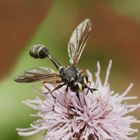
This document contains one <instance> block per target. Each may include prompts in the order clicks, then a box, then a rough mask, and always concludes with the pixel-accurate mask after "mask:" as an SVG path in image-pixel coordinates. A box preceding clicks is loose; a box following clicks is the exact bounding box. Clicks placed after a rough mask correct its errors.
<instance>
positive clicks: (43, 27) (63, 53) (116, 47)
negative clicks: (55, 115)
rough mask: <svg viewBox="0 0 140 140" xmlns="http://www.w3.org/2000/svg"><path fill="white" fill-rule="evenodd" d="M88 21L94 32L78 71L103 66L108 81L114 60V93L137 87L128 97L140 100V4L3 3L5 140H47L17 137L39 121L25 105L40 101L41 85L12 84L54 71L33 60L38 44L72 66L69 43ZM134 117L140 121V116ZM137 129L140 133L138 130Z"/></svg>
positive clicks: (80, 0)
mask: <svg viewBox="0 0 140 140" xmlns="http://www.w3.org/2000/svg"><path fill="white" fill-rule="evenodd" d="M85 18H91V20H92V22H93V27H92V33H91V34H90V38H89V40H88V43H87V45H86V48H85V51H84V53H83V55H82V57H81V59H80V62H79V64H78V67H80V68H83V69H89V70H90V71H92V72H93V73H95V71H96V62H97V61H98V60H99V61H100V62H101V65H102V79H103V78H104V75H105V69H106V67H107V64H108V61H109V60H110V59H112V60H113V68H112V71H111V75H110V83H111V87H112V89H114V90H115V91H116V92H118V93H122V92H123V91H124V90H125V88H126V87H127V86H128V85H129V83H130V82H134V84H135V86H134V88H133V90H132V91H131V93H130V94H129V95H134V96H135V95H137V96H139V97H140V92H139V91H140V86H139V85H140V80H139V79H140V1H139V0H133V1H132V0H86V1H85V0H54V1H50V0H14V1H11V0H1V1H0V44H1V45H0V78H1V83H0V85H1V86H0V140H41V139H43V138H42V134H38V135H35V136H31V137H25V138H23V137H19V136H18V135H17V133H16V131H15V128H22V127H28V126H29V124H30V123H31V122H32V121H33V119H35V118H31V117H30V116H29V114H31V113H33V111H32V110H31V109H29V108H28V107H26V106H25V105H24V104H22V100H26V99H28V98H31V99H32V98H34V97H36V95H37V94H36V93H35V92H34V90H33V87H34V86H35V87H37V88H40V86H41V85H39V84H18V83H15V82H14V81H13V79H14V77H15V76H16V75H17V74H19V73H20V72H22V71H23V70H26V69H29V68H34V67H37V66H49V67H52V68H54V67H53V65H52V64H51V63H50V62H49V61H48V60H34V59H33V58H31V57H30V56H29V55H28V51H29V48H30V47H31V46H32V45H33V44H36V43H43V44H46V45H47V46H48V48H49V50H50V52H51V54H52V55H53V56H54V57H55V58H56V59H57V60H59V61H60V63H61V64H63V65H68V64H69V62H68V56H67V43H68V40H69V38H70V35H71V33H72V31H73V29H74V28H75V27H76V26H77V25H78V24H79V23H80V22H81V21H82V20H84V19H85ZM137 102H140V99H138V100H137ZM132 103H136V101H135V102H132ZM134 115H135V116H137V118H139V119H140V110H137V111H136V112H135V113H134ZM134 127H137V128H139V130H140V126H139V125H134ZM138 135H140V132H139V133H138Z"/></svg>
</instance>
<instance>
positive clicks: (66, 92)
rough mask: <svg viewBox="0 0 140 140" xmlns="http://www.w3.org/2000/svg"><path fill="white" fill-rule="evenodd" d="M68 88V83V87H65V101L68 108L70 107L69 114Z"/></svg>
mask: <svg viewBox="0 0 140 140" xmlns="http://www.w3.org/2000/svg"><path fill="white" fill-rule="evenodd" d="M68 88H69V86H68V85H67V87H66V89H65V93H64V97H65V99H64V101H65V105H66V108H67V109H68V114H69V106H68V102H67V95H68Z"/></svg>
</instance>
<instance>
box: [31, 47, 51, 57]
mask: <svg viewBox="0 0 140 140" xmlns="http://www.w3.org/2000/svg"><path fill="white" fill-rule="evenodd" d="M29 54H30V56H31V57H33V58H40V59H44V58H46V57H48V55H49V51H48V49H47V48H46V47H45V45H43V44H36V45H34V46H33V47H32V48H31V49H30V52H29Z"/></svg>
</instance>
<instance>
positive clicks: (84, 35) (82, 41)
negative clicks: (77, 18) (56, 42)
mask: <svg viewBox="0 0 140 140" xmlns="http://www.w3.org/2000/svg"><path fill="white" fill-rule="evenodd" d="M90 31H91V21H90V19H85V20H84V21H83V22H81V23H80V24H79V25H78V26H77V27H76V29H75V30H74V31H73V33H72V35H71V38H70V40H69V43H68V55H69V61H70V63H71V64H77V63H78V61H79V59H80V57H81V55H82V52H83V50H84V48H85V45H86V42H87V39H88V37H89V32H90Z"/></svg>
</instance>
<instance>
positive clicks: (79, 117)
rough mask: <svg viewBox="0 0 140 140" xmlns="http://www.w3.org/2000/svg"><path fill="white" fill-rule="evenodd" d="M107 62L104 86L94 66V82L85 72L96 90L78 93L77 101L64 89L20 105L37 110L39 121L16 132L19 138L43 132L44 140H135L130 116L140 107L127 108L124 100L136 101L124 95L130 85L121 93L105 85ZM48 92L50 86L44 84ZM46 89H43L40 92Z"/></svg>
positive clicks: (51, 87) (134, 97)
mask: <svg viewBox="0 0 140 140" xmlns="http://www.w3.org/2000/svg"><path fill="white" fill-rule="evenodd" d="M111 63H112V61H110V63H109V65H108V68H107V72H106V77H105V81H104V83H102V81H101V78H100V64H99V62H98V63H97V72H96V74H95V76H96V80H93V79H92V74H91V73H90V72H89V71H87V74H88V77H89V81H90V84H89V86H90V87H92V88H96V89H97V91H95V92H94V93H91V92H90V91H89V92H88V94H87V89H85V90H84V91H83V92H82V93H79V97H80V99H78V97H77V96H76V94H75V93H74V92H71V91H70V90H69V91H68V94H67V96H65V93H64V90H65V87H62V88H61V89H59V90H57V91H55V92H53V95H54V96H55V98H56V101H55V100H54V98H53V97H52V95H51V94H47V95H44V94H42V95H43V99H41V98H39V97H37V98H36V99H34V100H27V101H25V102H24V103H25V104H26V105H28V106H29V107H31V108H33V109H35V110H37V112H38V113H37V114H36V115H35V116H38V117H39V118H40V119H39V120H37V121H35V122H33V124H31V127H30V128H25V129H17V131H18V134H19V135H20V136H29V135H33V134H35V133H38V132H40V131H45V132H46V133H45V137H44V138H45V139H46V140H136V139H137V137H134V136H132V134H134V133H136V132H138V130H137V129H134V128H131V125H132V124H133V123H140V121H139V120H137V119H136V118H135V117H134V116H132V115H130V113H131V112H133V111H135V110H136V109H138V108H139V107H140V104H136V105H129V104H127V102H126V101H127V100H131V99H136V98H137V97H136V96H127V94H128V92H129V91H130V89H131V88H132V86H133V84H130V85H129V87H128V88H127V89H126V90H125V91H124V92H123V93H122V94H118V93H115V92H114V91H112V90H111V88H110V85H109V83H108V79H109V73H110V68H111ZM47 86H48V87H49V88H50V89H53V88H54V85H47ZM46 91H47V89H46V88H45V87H43V93H44V92H46Z"/></svg>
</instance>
